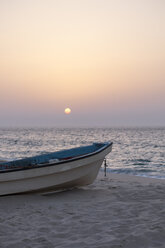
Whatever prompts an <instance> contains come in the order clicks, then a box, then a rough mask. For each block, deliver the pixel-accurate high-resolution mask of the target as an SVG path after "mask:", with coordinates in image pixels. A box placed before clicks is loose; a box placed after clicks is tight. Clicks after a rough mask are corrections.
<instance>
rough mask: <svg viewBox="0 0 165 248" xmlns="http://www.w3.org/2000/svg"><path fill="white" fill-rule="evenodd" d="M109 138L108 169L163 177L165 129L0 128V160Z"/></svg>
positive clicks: (164, 172)
mask: <svg viewBox="0 0 165 248" xmlns="http://www.w3.org/2000/svg"><path fill="white" fill-rule="evenodd" d="M110 140H111V141H113V150H112V152H111V153H110V154H109V155H108V156H107V163H108V170H109V172H111V173H124V174H132V175H140V176H146V177H156V178H165V128H11V129H9V128H8V129H7V128H1V129H0V160H13V159H19V158H24V157H30V156H34V155H39V154H43V153H46V152H53V151H57V150H60V149H66V148H72V147H75V146H81V145H88V144H91V143H93V142H104V141H110Z"/></svg>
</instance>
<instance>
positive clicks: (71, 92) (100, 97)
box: [0, 0, 165, 127]
mask: <svg viewBox="0 0 165 248" xmlns="http://www.w3.org/2000/svg"><path fill="white" fill-rule="evenodd" d="M67 107H68V108H70V109H71V113H70V114H65V113H64V110H65V108H67ZM0 114H1V118H0V126H3V127H5V126H68V127H72V126H91V127H95V126H100V127H101V126H113V127H115V126H165V1H164V0H28V1H27V0H0Z"/></svg>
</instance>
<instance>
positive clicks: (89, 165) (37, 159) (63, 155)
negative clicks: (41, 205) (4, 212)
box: [0, 142, 112, 195]
mask: <svg viewBox="0 0 165 248" xmlns="http://www.w3.org/2000/svg"><path fill="white" fill-rule="evenodd" d="M111 150H112V142H106V143H93V144H92V145H88V146H81V147H75V148H72V149H67V150H61V151H56V152H51V153H47V154H42V155H37V156H34V157H30V158H23V159H18V160H14V161H9V162H0V195H9V194H18V193H25V192H33V191H36V192H37V191H40V192H48V191H52V190H53V191H55V190H59V189H66V188H74V187H79V186H84V185H88V184H91V183H93V181H94V180H95V179H96V177H97V174H98V172H99V169H100V167H101V165H102V163H103V160H104V158H105V156H106V155H107V154H108V153H110V152H111Z"/></svg>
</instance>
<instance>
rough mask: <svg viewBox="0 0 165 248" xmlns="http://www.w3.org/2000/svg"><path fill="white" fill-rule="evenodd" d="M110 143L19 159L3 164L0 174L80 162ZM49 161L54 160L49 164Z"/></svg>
mask: <svg viewBox="0 0 165 248" xmlns="http://www.w3.org/2000/svg"><path fill="white" fill-rule="evenodd" d="M112 144H113V143H112V142H107V143H93V145H90V146H84V147H77V148H72V149H68V150H62V151H57V152H53V153H48V154H42V155H38V156H34V157H30V158H24V159H19V160H15V161H10V162H3V163H1V165H0V173H9V172H16V171H20V170H30V169H36V168H45V167H50V166H55V165H58V164H64V163H68V162H71V161H76V160H80V159H83V158H87V157H90V156H93V155H95V154H98V153H100V152H102V151H103V150H105V149H106V148H108V147H110V146H112ZM51 160H56V161H55V162H54V161H53V162H51Z"/></svg>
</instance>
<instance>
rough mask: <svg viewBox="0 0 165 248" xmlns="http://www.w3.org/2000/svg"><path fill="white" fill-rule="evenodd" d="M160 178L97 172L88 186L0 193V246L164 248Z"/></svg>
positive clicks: (164, 196)
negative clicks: (42, 191) (1, 194)
mask: <svg viewBox="0 0 165 248" xmlns="http://www.w3.org/2000/svg"><path fill="white" fill-rule="evenodd" d="M164 234H165V180H160V179H149V178H143V177H136V176H127V175H121V174H120V175H119V174H110V173H108V174H107V177H104V175H103V173H102V172H100V173H99V175H98V177H97V179H96V180H95V182H94V183H93V184H92V185H89V186H86V187H83V188H79V189H74V190H68V191H63V192H57V193H51V194H44V195H42V194H22V195H12V196H5V197H1V198H0V247H1V248H24V247H25V248H31V247H33V248H34V247H35V248H40V247H41V248H42V247H44V248H55V247H62V248H68V247H72V248H74V247H75V248H78V247H80V248H85V247H90V248H91V247H93V248H98V247H99V248H119V247H120V248H121V247H123V248H132V247H133V248H143V247H144V248H152V247H155V248H158V247H159V248H161V247H162V248H164V247H165V235H164Z"/></svg>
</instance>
